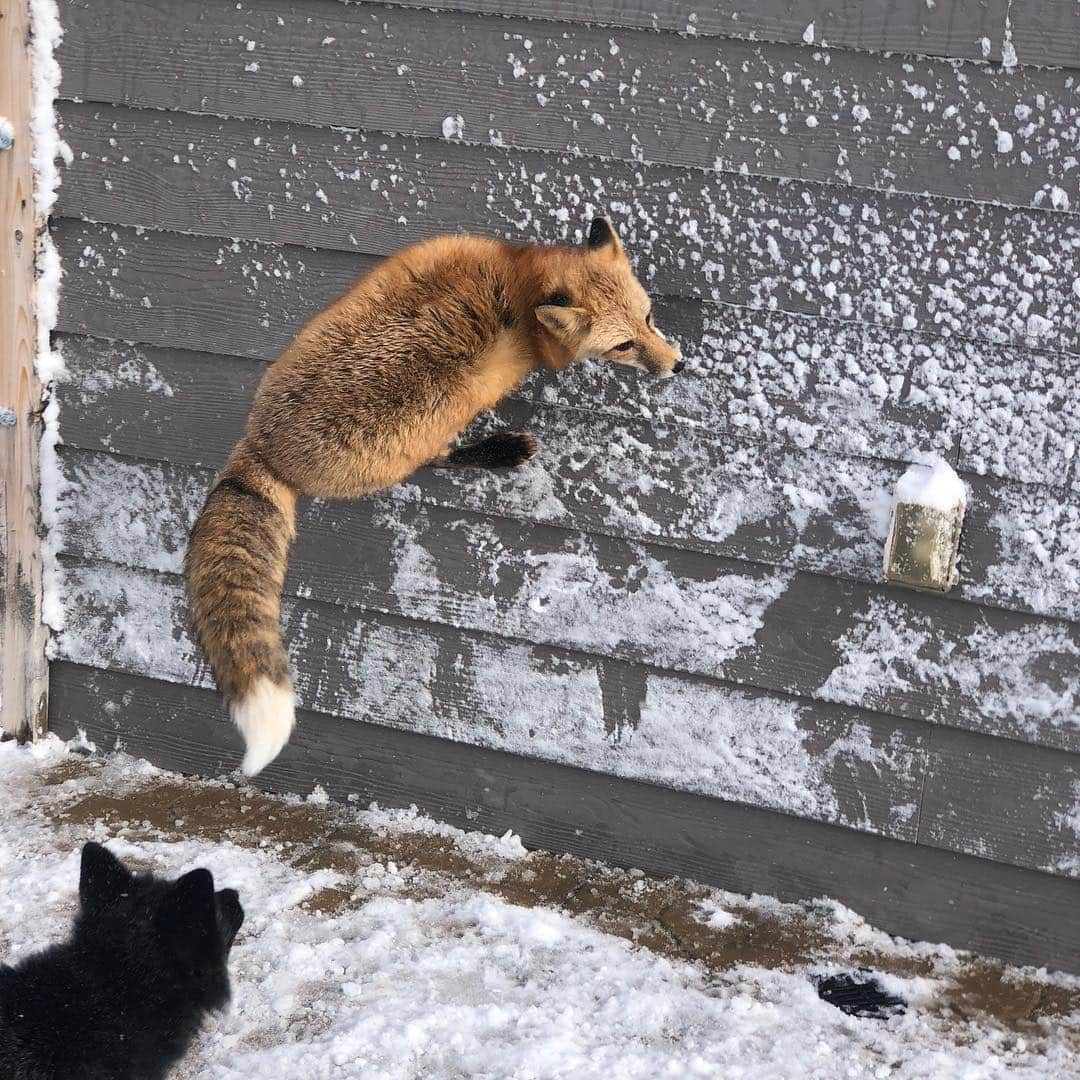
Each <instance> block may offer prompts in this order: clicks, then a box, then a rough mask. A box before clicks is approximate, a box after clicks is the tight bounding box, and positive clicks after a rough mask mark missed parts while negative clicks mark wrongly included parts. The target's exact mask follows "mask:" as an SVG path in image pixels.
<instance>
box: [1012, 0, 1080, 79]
mask: <svg viewBox="0 0 1080 1080" xmlns="http://www.w3.org/2000/svg"><path fill="white" fill-rule="evenodd" d="M1009 14H1010V16H1011V18H1010V25H1009V41H1010V44H1011V45H1012V48H1013V50H1014V51H1015V53H1016V58H1017V60H1018V61H1019V62H1020V63H1021V64H1042V65H1044V66H1054V67H1064V68H1073V69H1076V68H1080V13H1078V12H1077V10H1076V3H1075V0H1024V3H1023V4H1011V5H1010V6H1009Z"/></svg>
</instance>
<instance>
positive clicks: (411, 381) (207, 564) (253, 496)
mask: <svg viewBox="0 0 1080 1080" xmlns="http://www.w3.org/2000/svg"><path fill="white" fill-rule="evenodd" d="M585 357H598V358H602V359H605V360H612V361H615V362H616V363H620V364H630V365H633V366H635V367H639V368H642V369H644V370H646V371H649V372H652V373H654V374H657V375H662V376H665V377H667V376H670V375H671V374H673V373H674V372H677V371H680V370H681V369H682V367H683V363H682V360H681V359H680V356H679V350H678V349H677V348H676V347H675V346H674V345H672V344H670V343H669V342H667V341H666V340H665V339H664V338H663V337H662V336H661V335H660V334H659V333H658V332H657V330H656V328H655V326H654V325H653V316H652V307H651V304H650V302H649V298H648V297H647V296H646V294H645V290H644V289H643V288H642V287H641V285H640V284H639V283H638V281H637V279H636V278H635V277H634V273H633V270H632V269H631V267H630V262H629V260H628V259H627V257H626V254H625V252H624V251H623V248H622V244H621V243H620V242H619V238H618V236H617V235H616V233H615V230H614V229H613V228H612V227H611V225H610V224H609V223H608V222H607V221H606V220H605V219H603V218H597V219H595V220H594V221H593V222H592V224H591V227H590V229H589V234H588V241H587V243H586V244H584V245H583V246H581V247H554V246H545V245H539V244H529V245H514V244H509V243H503V242H499V241H495V240H490V239H484V238H481V237H476V236H442V237H436V238H435V239H433V240H429V241H426V242H424V243H421V244H417V245H414V246H413V247H409V248H406V249H405V250H403V251H400V252H398V253H397V254H396V255H393V256H391V257H390V258H388V259H386V260H385V261H384V262H382V263H380V264H379V265H378V266H376V267H375V268H374V269H373V270H371V271H370V272H369V273H367V274H366V275H365V276H364V277H362V278H361V279H360V280H359V281H358V282H357V283H356V284H355V285H354V286H353V287H352V289H351V290H350V291H349V292H347V293H346V294H345V295H344V296H342V297H341V298H340V299H339V300H337V301H336V302H335V303H333V304H331V305H330V307H328V308H327V309H326V310H324V311H322V312H321V313H320V314H318V315H316V316H315V317H314V318H313V319H312V320H311V321H310V322H309V323H307V325H306V326H304V327H303V328H302V329H301V330H300V332H299V333H298V334H297V335H296V337H295V338H294V339H293V341H292V343H291V344H290V345H289V346H288V348H287V349H286V350H285V351H284V353H282V355H281V356H280V357H279V358H278V360H277V361H276V362H275V363H274V364H273V365H272V366H271V367H270V369H269V370H268V371H267V372H266V374H265V376H264V377H263V379H262V381H261V383H260V384H259V388H258V390H257V392H256V394H255V401H254V404H253V405H252V409H251V413H250V415H249V417H248V420H247V425H246V427H245V429H244V433H243V435H242V437H241V438H240V441H239V442H238V443H237V445H236V447H235V448H234V449H233V452H232V455H231V456H230V457H229V459H228V461H227V462H226V464H225V467H224V469H222V471H221V474H220V476H219V477H218V479H217V482H216V484H215V485H214V487H213V489H212V490H211V491H210V494H209V496H208V497H207V499H206V503H205V505H204V506H203V509H202V512H201V513H200V514H199V517H198V519H197V520H196V522H195V526H194V528H193V529H192V533H191V544H190V547H189V549H188V555H187V583H188V596H189V600H190V608H191V616H192V623H193V627H194V630H195V634H196V636H197V638H198V640H199V641H200V643H201V644H202V647H203V648H204V650H205V651H206V653H207V656H208V657H209V659H210V664H211V666H212V667H213V670H214V675H215V677H216V678H217V684H218V687H219V689H220V690H221V692H222V694H223V695H224V697H225V700H226V701H227V703H228V705H229V708H230V712H231V714H232V718H233V720H234V721H235V723H236V725H237V727H239V729H240V731H241V733H242V734H243V737H244V742H245V744H246V753H245V756H244V761H243V766H242V767H243V770H244V772H245V773H247V774H248V775H252V774H254V773H257V772H259V771H260V770H261V769H263V768H264V767H265V766H266V765H268V764H269V763H270V762H271V761H273V759H274V758H275V757H277V755H278V753H279V752H280V751H281V749H282V747H283V746H284V745H285V743H286V742H287V741H288V738H289V734H290V732H291V731H292V727H293V723H294V704H293V692H292V685H291V682H290V679H289V661H288V656H287V654H286V652H285V646H284V644H283V643H282V638H281V629H280V609H281V590H282V586H283V583H284V580H285V565H286V557H287V552H288V547H289V544H290V543H291V541H292V540H293V538H294V535H295V519H296V499H297V496H301V495H302V496H308V497H313V498H337V499H356V498H359V497H360V496H363V495H367V494H370V493H371V492H375V491H380V490H382V489H383V488H388V487H390V486H391V485H393V484H397V483H399V482H401V481H402V480H404V479H405V478H406V477H408V476H409V475H410V474H411V473H413V472H414V471H415V470H417V469H418V468H420V467H421V466H423V465H435V466H446V467H462V466H468V467H476V468H487V469H495V468H509V467H513V466H516V465H520V464H521V463H522V462H524V461H527V460H528V459H529V458H531V457H532V456H533V455H534V454H535V453H536V452H537V449H538V445H537V442H536V440H535V439H534V438H533V437H532V436H531V435H528V434H523V433H518V432H502V433H499V434H495V435H491V436H489V437H487V438H485V439H481V440H479V441H478V442H472V443H468V444H466V445H459V446H456V447H452V446H451V443H452V441H453V440H454V439H456V438H457V437H458V436H459V435H460V434H461V432H462V431H464V429H465V428H466V427H467V426H468V425H469V424H470V423H471V421H472V420H473V419H474V418H475V417H476V416H477V415H478V414H479V413H480V412H482V411H484V410H485V409H490V408H492V407H493V406H494V405H495V404H496V403H497V402H498V401H499V400H500V399H501V398H503V397H504V396H505V395H506V394H507V393H508V392H509V391H510V390H512V389H513V388H514V387H516V386H517V385H518V384H519V383H520V382H521V381H522V380H523V379H524V378H525V377H526V376H527V375H528V374H529V373H530V372H532V371H536V370H540V369H547V370H553V371H559V370H561V369H562V368H565V367H567V366H568V365H570V364H573V363H575V362H576V361H578V360H581V359H583V358H585Z"/></svg>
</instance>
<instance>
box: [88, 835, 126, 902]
mask: <svg viewBox="0 0 1080 1080" xmlns="http://www.w3.org/2000/svg"><path fill="white" fill-rule="evenodd" d="M131 880H132V878H131V871H130V870H128V868H127V867H126V866H125V865H124V864H123V863H122V862H121V861H120V860H119V859H118V858H117V857H116V856H115V855H114V854H113V853H112V852H111V851H110V850H109V849H108V848H106V847H102V846H101V844H95V843H93V842H91V843H89V844H86V845H84V847H83V849H82V866H81V868H80V870H79V903H80V904H82V906H83V908H84V909H86V910H89V909H92V908H103V907H108V906H109V905H110V904H115V903H116V901H117V900H119V899H120V897H121V896H123V895H124V894H125V893H126V892H128V890H129V889H130V888H131Z"/></svg>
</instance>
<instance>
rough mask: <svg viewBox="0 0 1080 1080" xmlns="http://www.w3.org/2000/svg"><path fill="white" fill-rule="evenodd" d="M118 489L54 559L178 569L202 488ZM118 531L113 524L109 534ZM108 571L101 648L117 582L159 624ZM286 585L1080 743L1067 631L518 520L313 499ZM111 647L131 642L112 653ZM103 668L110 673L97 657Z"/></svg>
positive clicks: (819, 695) (692, 669) (449, 621)
mask: <svg viewBox="0 0 1080 1080" xmlns="http://www.w3.org/2000/svg"><path fill="white" fill-rule="evenodd" d="M129 483H130V485H131V486H132V487H133V488H134V489H135V490H136V491H137V492H139V493H142V492H144V491H145V492H146V498H145V504H146V506H147V507H149V508H152V512H148V513H146V514H145V515H144V516H143V517H141V518H139V519H138V520H137V521H136V522H134V525H133V527H131V528H128V529H126V530H124V532H123V533H122V534H121V535H122V536H123V537H124V539H123V541H122V543H121V545H120V546H119V547H117V546H116V545H115V544H113V543H112V541H111V540H110V538H109V535H108V533H107V532H104V525H103V524H102V521H101V518H100V515H98V516H97V517H96V518H94V519H91V521H89V522H87V523H86V526H85V527H81V526H80V523H79V522H77V521H74V520H73V521H72V527H71V529H70V531H67V532H66V534H65V537H64V544H65V546H67V547H68V549H69V550H73V551H74V552H76V553H79V552H82V551H85V552H86V553H87V554H95V553H98V552H100V553H102V554H104V555H105V557H106V558H110V559H112V560H114V561H115V562H123V561H125V560H128V559H130V560H131V561H133V562H136V563H137V564H139V565H146V566H153V567H156V568H158V569H161V570H170V571H174V570H175V568H176V566H177V564H178V562H179V556H180V552H181V551H182V549H183V545H184V535H183V530H182V529H181V528H180V527H179V525H178V524H177V523H178V521H180V520H183V519H184V517H185V516H186V517H190V515H191V512H192V511H191V510H186V511H185V510H183V509H181V510H179V511H175V510H174V512H173V513H172V514H169V513H168V512H167V508H168V506H169V505H170V503H171V500H173V499H180V500H182V504H183V505H188V504H189V500H190V499H191V497H192V496H193V495H194V494H195V491H194V490H192V491H190V492H189V493H187V494H180V495H175V494H173V493H172V492H171V491H169V490H168V489H166V490H165V491H164V492H160V493H159V492H155V490H154V482H153V479H152V478H151V480H149V481H147V482H144V483H142V484H141V485H140V482H139V480H138V478H137V476H130V477H129ZM194 487H195V486H194V485H192V488H194ZM123 517H124V511H123V510H122V509H121V510H118V511H117V513H116V515H115V518H116V521H117V524H118V526H119V524H120V523H121V522H122V521H123ZM155 521H156V522H160V523H161V528H162V532H163V533H164V535H163V536H162V539H161V541H160V542H159V541H158V535H159V534H158V533H156V531H155V528H156V527H155V525H154V522H155ZM95 523H96V525H95ZM140 527H141V528H142V529H143V531H144V533H145V539H143V540H142V541H141V542H140V538H139V536H138V531H139V529H140ZM82 545H85V547H83V546H82ZM103 573H105V574H106V578H108V579H109V580H110V581H112V584H110V585H109V588H110V589H111V590H112V591H111V592H110V593H109V594H108V595H106V596H105V597H104V598H98V597H97V594H96V593H94V592H93V590H91V592H90V593H89V594H88V595H89V599H86V600H84V599H83V598H82V596H81V594H80V592H79V590H78V589H75V590H72V589H71V588H70V587H69V588H68V590H67V592H65V594H64V595H65V597H66V598H67V602H68V604H69V607H70V608H72V609H73V610H78V609H82V608H85V609H86V611H87V612H88V613H89V614H87V619H88V622H87V625H88V626H91V627H94V628H95V629H93V631H92V636H93V637H94V638H95V639H96V637H97V636H98V635H99V630H98V629H96V628H97V627H98V624H99V622H100V619H101V615H100V614H93V612H99V611H102V610H104V611H107V610H108V607H109V605H110V604H111V603H114V602H117V596H118V594H117V593H116V590H120V592H123V591H124V590H126V589H128V588H129V587H130V589H131V590H134V592H133V594H132V595H133V596H134V597H137V598H138V603H140V604H142V603H146V604H148V605H149V610H150V611H160V610H165V608H166V606H167V605H165V606H163V604H162V603H161V602H160V601H159V600H158V599H156V598H155V596H154V595H148V596H143V595H142V593H141V591H140V590H142V589H144V588H148V587H149V586H148V585H146V584H145V582H146V580H147V579H146V578H145V575H142V574H139V573H136V574H134V576H131V575H128V574H127V572H126V571H122V570H120V569H119V568H116V569H108V570H107V571H103ZM110 575H111V577H110ZM80 580H82V579H80ZM87 580H89V581H90V584H91V585H93V584H94V578H93V576H92V575H91V576H90V577H89V579H87ZM125 583H128V584H125ZM156 587H157V586H155V588H156ZM286 588H287V590H288V591H289V592H290V593H296V594H299V595H302V596H307V597H312V598H314V599H317V600H320V601H323V602H326V603H329V604H333V605H344V606H346V607H349V606H354V605H355V606H358V607H360V608H362V609H364V610H368V611H373V612H379V613H385V614H391V615H400V616H402V617H408V618H412V619H421V620H424V621H426V622H432V623H437V624H440V625H445V626H450V627H462V628H470V629H475V630H481V631H485V632H488V633H491V634H497V635H502V636H505V637H508V638H511V639H515V640H521V641H526V642H536V643H541V644H546V645H551V646H562V647H568V648H573V649H576V650H580V651H583V652H586V653H589V654H593V655H598V656H607V657H611V658H613V659H621V660H626V661H629V662H632V663H644V664H648V665H651V666H654V667H657V668H661V669H664V670H672V671H681V672H686V673H688V674H693V675H701V676H707V677H710V678H716V679H724V680H728V681H731V682H735V683H739V684H741V685H749V686H756V687H759V688H762V689H767V690H772V691H776V692H780V693H788V694H795V695H799V696H803V697H811V698H815V699H817V700H822V701H831V702H835V703H838V704H848V705H856V706H859V707H862V708H868V709H872V710H875V711H879V712H887V713H890V714H893V715H897V716H904V717H908V718H910V719H916V720H925V721H929V722H933V723H942V724H948V725H952V726H957V727H962V728H966V729H971V730H976V731H982V732H985V733H988V734H993V735H999V736H1004V737H1011V738H1017V739H1021V740H1025V741H1031V742H1036V743H1040V744H1043V745H1047V746H1052V747H1060V748H1065V749H1077V748H1080V727H1078V726H1077V717H1078V715H1080V712H1078V708H1080V660H1078V658H1080V628H1078V626H1077V624H1075V623H1069V622H1065V621H1061V620H1053V619H1042V618H1036V617H1032V616H1026V615H1022V614H1019V613H1016V612H1010V611H1005V610H1000V609H996V608H985V607H978V606H975V605H970V604H959V603H956V602H955V601H952V600H949V599H948V598H944V597H938V596H932V595H920V594H916V593H911V592H905V591H903V590H899V589H890V588H887V587H882V586H873V585H867V584H864V583H859V582H852V581H846V580H837V579H832V578H827V577H821V576H818V575H813V574H808V573H805V572H801V571H796V570H793V569H788V568H781V567H770V566H767V565H763V564H760V563H751V562H746V561H740V560H734V559H728V558H721V557H717V556H713V555H709V554H703V553H701V552H697V551H690V550H684V549H678V548H671V547H664V546H661V545H659V544H656V543H646V542H642V541H638V540H632V539H620V538H615V537H608V536H599V535H589V534H586V533H582V532H580V531H577V530H571V529H561V528H553V527H551V526H547V525H543V524H540V523H535V524H530V525H529V527H528V529H527V531H524V532H523V528H522V523H521V522H520V521H516V520H514V519H512V518H492V517H482V516H478V515H473V514H468V513H466V512H463V511H461V510H455V509H447V508H443V507H435V506H426V505H423V504H414V503H408V502H400V501H397V500H390V499H385V498H383V499H372V500H366V501H362V502H359V503H356V504H349V505H347V506H336V505H335V506H330V505H328V504H314V505H313V506H312V507H311V509H310V510H309V511H308V512H307V513H306V514H305V515H304V518H303V523H302V528H301V530H300V536H299V538H298V541H297V543H296V545H295V547H294V549H293V551H292V554H291V557H290V574H289V578H288V583H287V586H286ZM339 617H340V618H345V616H344V615H339ZM69 624H70V620H69ZM108 647H109V648H118V649H119V648H126V647H127V646H126V643H125V642H124V641H123V640H122V639H121V640H112V639H110V640H109V642H108ZM96 655H98V657H99V660H101V661H102V662H104V661H105V660H106V658H107V657H108V656H109V652H108V648H104V649H103V651H100V652H99V653H98V654H96Z"/></svg>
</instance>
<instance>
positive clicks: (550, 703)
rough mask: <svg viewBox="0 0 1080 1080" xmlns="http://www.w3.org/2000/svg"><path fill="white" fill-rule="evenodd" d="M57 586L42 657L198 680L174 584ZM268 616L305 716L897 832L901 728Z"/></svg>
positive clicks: (451, 635)
mask: <svg viewBox="0 0 1080 1080" xmlns="http://www.w3.org/2000/svg"><path fill="white" fill-rule="evenodd" d="M66 586H67V589H66V593H65V596H66V598H67V600H68V602H69V607H68V610H69V619H68V625H67V626H66V627H65V629H64V631H63V633H62V635H61V636H60V637H59V639H58V648H59V655H61V656H63V657H65V658H67V659H69V660H73V661H77V662H79V663H84V664H88V665H91V666H94V667H99V668H111V669H116V670H121V671H127V672H129V673H132V674H137V675H146V676H151V677H154V678H159V679H165V680H168V681H175V682H184V683H191V684H195V685H201V686H212V685H213V683H212V681H211V679H210V675H209V672H208V670H207V668H206V662H205V660H204V659H203V657H202V655H201V654H200V653H199V651H198V649H197V648H196V647H195V646H194V645H193V644H192V642H191V641H190V639H189V638H188V636H187V634H186V633H185V632H184V629H183V628H184V626H185V625H186V610H185V607H184V601H183V597H182V588H181V586H180V583H179V582H178V581H177V580H176V579H175V578H173V577H171V576H155V575H152V574H139V573H135V572H132V571H124V570H119V569H118V568H110V567H107V566H106V565H104V564H93V565H88V564H85V563H73V562H70V561H69V562H68V563H67V578H66ZM147 605H150V606H147ZM285 622H286V626H287V634H288V638H289V648H290V651H291V656H292V659H293V663H294V665H295V669H296V688H297V694H298V699H299V701H300V702H301V703H302V704H303V705H304V706H305V707H307V708H311V709H314V710H316V711H321V712H325V713H332V714H334V715H339V716H344V717H349V718H351V719H354V720H364V721H367V722H371V723H377V724H383V725H386V726H389V727H393V728H399V729H403V730H410V731H416V732H423V733H426V734H429V735H438V736H440V737H442V738H448V739H453V740H456V741H461V742H468V743H473V744H476V745H481V746H487V747H490V748H492V749H496V750H501V751H504V752H506V753H516V754H525V755H528V756H531V757H536V758H543V759H546V760H551V761H559V762H563V763H565V764H570V765H575V766H580V767H583V768H591V769H596V770H599V771H602V772H607V773H610V774H612V775H619V776H628V777H633V778H636V779H639V780H648V781H650V782H653V783H657V784H661V785H664V786H667V787H672V788H678V789H680V790H686V791H699V792H702V793H705V794H708V795H711V796H714V797H718V798H726V799H734V800H738V801H742V802H746V803H749V804H753V805H757V806H770V807H773V808H775V809H781V810H784V811H786V812H788V813H791V814H796V815H799V816H803V817H811V818H815V819H821V820H827V821H833V822H837V823H841V824H846V825H849V826H850V827H852V828H859V829H869V830H871V831H874V832H880V833H882V834H885V835H889V836H897V837H900V838H905V839H908V840H913V839H914V837H915V830H916V829H917V826H918V816H917V812H916V804H917V802H918V799H919V792H920V790H921V784H922V758H921V750H920V747H921V743H922V741H923V738H924V734H923V731H924V729H923V728H922V727H921V726H920V725H918V724H914V723H912V722H909V721H904V720H898V719H896V718H893V717H887V716H877V715H874V714H870V713H865V712H863V711H861V710H858V709H848V708H838V707H832V706H820V707H819V706H817V705H814V704H812V703H810V702H805V701H798V700H796V699H792V698H787V697H783V696H779V695H776V694H768V693H763V692H761V691H758V690H754V689H752V688H750V689H737V688H734V687H731V686H727V685H724V684H722V683H719V682H716V681H713V680H707V679H700V678H693V677H688V676H686V675H680V674H675V673H667V672H662V671H659V670H655V669H651V670H646V669H642V668H640V667H635V666H633V665H628V664H625V663H622V662H619V661H617V660H613V659H605V658H600V657H596V656H589V655H587V654H584V653H581V652H576V651H573V650H569V649H565V648H559V647H549V646H544V645H539V646H537V645H531V644H529V643H527V642H514V641H509V640H507V639H505V638H499V637H496V636H494V635H491V634H486V633H477V632H475V631H470V630H468V629H462V628H452V627H446V626H439V625H435V624H424V623H419V622H416V621H406V620H402V619H400V618H396V617H392V616H391V617H387V616H384V615H378V614H376V613H371V612H366V611H358V610H356V609H353V610H351V611H343V610H342V609H340V608H335V607H333V606H330V605H326V604H322V603H319V602H317V601H314V600H310V599H299V600H293V601H290V602H288V603H287V604H286V614H285ZM213 712H214V715H215V716H221V717H224V715H225V712H224V709H223V708H222V707H221V706H220V705H215V707H214V710H213ZM230 734H231V733H230ZM233 741H234V742H236V737H235V736H234V737H233Z"/></svg>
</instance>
